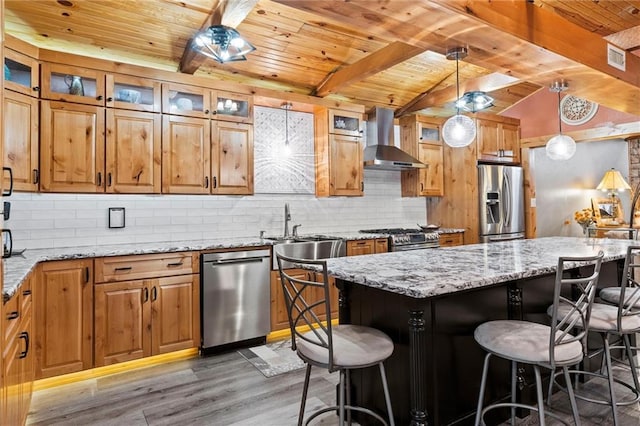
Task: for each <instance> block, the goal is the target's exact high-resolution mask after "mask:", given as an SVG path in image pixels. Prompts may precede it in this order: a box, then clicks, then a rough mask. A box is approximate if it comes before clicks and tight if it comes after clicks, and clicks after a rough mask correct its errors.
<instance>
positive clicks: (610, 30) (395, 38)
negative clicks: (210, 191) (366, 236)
mask: <svg viewBox="0 0 640 426" xmlns="http://www.w3.org/2000/svg"><path fill="white" fill-rule="evenodd" d="M219 1H227V2H230V3H238V2H246V1H247V0H127V1H122V0H100V1H95V0H30V1H24V0H5V8H6V16H5V28H6V31H7V33H9V34H11V35H13V36H15V37H17V38H19V39H22V40H24V41H27V42H29V43H32V44H35V45H37V46H38V47H42V48H46V49H51V50H63V51H68V52H75V53H78V54H82V55H87V56H93V57H100V58H107V59H112V60H114V61H119V62H128V63H133V64H138V65H145V66H151V67H156V68H160V69H165V70H177V69H178V66H179V63H180V60H181V58H182V57H183V53H184V52H185V48H186V47H187V45H188V42H189V40H190V39H191V37H192V36H193V35H194V34H195V32H196V31H197V30H198V29H200V28H202V27H203V26H204V27H206V26H207V25H209V23H210V22H211V20H212V16H215V14H214V13H212V11H214V10H215V9H216V8H218V7H219V6H220V5H219V4H218V2H219ZM252 3H255V7H253V9H252V10H251V11H250V12H249V13H248V14H247V15H246V18H245V19H244V20H243V21H242V22H241V23H240V24H239V25H238V26H237V29H238V31H239V32H240V33H241V34H242V35H243V36H244V37H245V38H247V39H248V40H249V41H251V43H252V44H254V45H255V46H256V47H257V50H256V51H255V52H252V53H251V54H249V56H248V60H247V61H245V62H232V63H227V64H218V63H216V62H214V61H213V60H209V59H207V60H205V61H203V62H202V61H201V62H202V65H200V66H199V68H198V70H197V71H196V74H197V75H206V76H210V77H211V78H215V79H220V80H228V81H234V82H238V83H243V84H248V85H252V86H258V87H265V88H270V89H276V90H281V91H287V92H294V93H300V94H307V95H309V94H312V95H315V94H319V95H322V96H324V97H327V98H331V99H337V100H341V101H348V102H351V103H356V104H362V105H364V106H365V107H366V108H370V107H372V106H385V107H390V108H394V109H396V111H397V112H400V113H409V112H412V111H420V112H421V113H424V114H427V115H436V116H448V115H451V114H452V113H453V111H454V110H453V107H452V105H453V104H452V102H453V100H454V99H455V96H456V94H455V82H456V76H455V68H456V64H455V61H450V60H447V59H446V58H445V56H444V54H445V52H446V50H447V49H448V48H451V47H455V46H467V47H468V48H469V55H468V57H467V58H465V59H463V60H461V61H460V63H459V69H460V71H459V77H460V82H461V92H462V91H464V90H471V89H475V90H488V91H489V93H490V94H491V95H492V96H493V97H494V98H495V104H494V106H493V107H492V108H491V109H489V112H493V113H500V112H501V111H503V110H504V109H506V108H508V107H509V106H511V105H513V104H514V103H517V102H519V101H521V100H522V99H523V98H525V97H527V96H529V95H530V94H531V93H533V92H535V91H537V90H541V89H544V88H545V87H546V86H548V85H549V84H551V82H553V81H554V80H555V79H559V78H563V79H566V80H569V82H570V89H571V93H572V94H575V95H577V96H581V97H584V98H587V99H590V100H594V101H596V102H599V103H601V104H605V105H607V106H610V107H611V108H614V109H618V110H621V111H627V112H631V113H634V114H640V95H639V93H638V92H639V89H638V86H639V84H638V78H639V77H638V76H635V80H634V77H633V76H631V77H629V76H628V75H627V74H629V73H634V71H638V70H640V58H639V57H638V55H639V53H640V0H628V1H624V0H615V1H614V0H609V1H606V0H599V1H598V0H584V1H575V0H573V1H568V0H529V1H525V0H513V1H507V2H494V4H493V5H491V6H487V5H485V4H483V2H480V1H456V2H448V3H447V0H432V1H429V0H422V1H417V0H377V1H372V0H351V1H324V0H275V1H270V0H258V1H257V2H256V1H255V0H254V1H253V2H252ZM252 3H251V4H252ZM484 3H487V4H490V2H484ZM497 3H502V5H497ZM505 3H506V4H507V6H511V8H510V9H504V7H507V6H504V4H505ZM223 6H229V5H223ZM227 9H229V8H228V7H227ZM219 10H220V9H219ZM223 10H224V8H223ZM512 10H513V16H511V15H510V14H511V13H512V12H511V11H512ZM494 12H495V13H498V14H500V13H502V14H503V15H498V16H499V17H500V19H496V18H495V16H496V15H495V13H494ZM519 12H523V13H526V16H527V17H528V18H530V19H531V21H528V22H527V23H525V25H526V27H525V28H527V29H531V31H528V32H530V33H531V34H533V36H531V37H533V38H536V37H537V38H539V39H541V40H543V41H545V42H546V43H548V44H549V45H548V46H546V45H545V47H547V48H548V49H549V50H547V49H544V48H542V47H540V46H539V45H537V43H541V42H539V41H537V40H536V39H533V40H523V37H525V38H526V37H527V34H525V35H524V36H522V35H521V34H518V31H521V29H520V28H519V26H518V25H517V22H516V20H517V19H520V17H519V16H518V15H517V13H519ZM492 14H493V15H492ZM502 17H504V18H502ZM550 17H553V18H554V19H556V18H559V19H560V20H559V21H553V20H551V19H550ZM534 18H535V19H537V20H538V21H541V22H538V21H535V20H534ZM213 19H214V20H215V19H216V18H213ZM217 19H220V16H218V18H217ZM509 19H511V21H509ZM222 21H223V22H224V16H223V17H222ZM544 22H554V24H556V25H560V27H556V28H551V29H549V28H545V27H544V25H543V24H544ZM500 27H504V28H500ZM534 30H535V31H534ZM553 31H555V32H557V35H556V36H555V37H558V38H564V39H568V40H569V42H566V40H565V42H566V43H564V45H563V44H562V43H561V42H560V41H558V40H556V39H553V38H549V37H553V36H551V35H550V34H552V33H553ZM583 32H584V34H583ZM534 33H535V34H534ZM572 34H578V35H579V37H577V36H576V40H577V41H576V42H577V43H578V42H584V41H585V40H587V41H588V42H589V43H591V42H592V41H593V40H596V41H598V40H601V39H602V37H607V39H609V40H610V42H612V43H615V44H618V45H619V46H620V47H622V48H623V49H626V50H627V51H628V52H630V53H631V54H630V55H627V64H628V65H627V68H628V72H627V73H621V72H619V71H617V70H613V71H611V72H609V70H608V69H606V68H604V69H598V67H599V66H600V65H599V64H598V63H596V62H597V61H598V60H599V59H593V58H591V57H589V55H588V54H587V53H584V52H587V51H588V48H586V49H585V46H584V45H583V46H576V49H577V48H578V47H580V48H581V49H582V50H581V51H575V52H574V51H573V50H568V49H570V48H571V35H572ZM534 36H535V37H534ZM544 37H546V38H544ZM385 49H386V50H385ZM554 49H555V50H554ZM563 49H565V50H563ZM376 52H377V54H376ZM559 52H560V53H559ZM567 55H568V56H571V57H567ZM590 61H591V62H590ZM594 61H596V62H594ZM585 64H587V65H585ZM495 73H500V74H495ZM603 86H604V88H603ZM612 92H613V95H612Z"/></svg>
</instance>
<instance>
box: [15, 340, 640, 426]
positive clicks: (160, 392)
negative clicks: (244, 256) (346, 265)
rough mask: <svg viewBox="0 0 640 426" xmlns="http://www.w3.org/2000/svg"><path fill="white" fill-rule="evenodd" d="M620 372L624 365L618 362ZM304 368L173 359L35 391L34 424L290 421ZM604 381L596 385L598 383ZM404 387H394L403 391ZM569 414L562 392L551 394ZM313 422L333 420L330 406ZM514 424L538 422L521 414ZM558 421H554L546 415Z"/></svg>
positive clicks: (587, 420) (624, 415)
mask: <svg viewBox="0 0 640 426" xmlns="http://www.w3.org/2000/svg"><path fill="white" fill-rule="evenodd" d="M619 374H620V375H621V376H623V377H624V376H628V375H629V374H628V372H625V371H623V370H620V372H619ZM337 380H338V375H337V373H335V374H332V375H329V374H328V373H327V372H326V371H323V370H321V369H316V368H314V369H313V370H312V381H311V385H310V392H309V394H310V399H309V402H308V403H307V408H308V411H313V410H314V409H317V408H318V407H320V406H323V405H332V404H333V401H334V400H335V385H336V383H337ZM303 381H304V369H301V370H297V371H294V372H289V373H285V374H282V375H279V376H276V377H272V378H266V377H264V376H263V375H262V374H261V373H260V372H259V371H258V370H257V369H256V368H254V367H253V366H252V365H251V364H249V362H247V361H246V360H245V359H244V358H242V357H241V356H240V355H239V354H238V353H237V352H235V351H234V352H230V353H226V354H223V355H217V356H211V357H205V358H197V359H191V360H183V361H176V362H171V363H168V364H165V365H161V366H154V367H148V368H143V369H139V370H135V371H130V372H125V373H119V374H114V375H111V376H107V377H103V378H99V379H92V380H86V381H83V382H79V383H74V384H70V385H64V386H59V387H56V388H53V389H47V390H43V391H39V392H36V393H34V395H33V401H32V403H31V410H30V414H29V417H28V421H27V423H28V424H33V425H118V426H120V425H125V426H138V425H225V426H226V425H243V426H244V425H259V426H270V425H274V426H275V425H278V426H280V425H295V424H296V420H297V415H298V407H299V403H300V395H301V391H302V384H303ZM603 389H604V388H602V389H600V390H597V392H601V391H603ZM407 396H408V395H392V399H393V398H406V397H407ZM553 401H554V402H553V407H554V409H555V410H556V412H558V413H561V414H564V417H565V418H566V419H567V420H568V421H569V423H570V424H571V423H572V422H571V421H570V419H571V417H569V416H568V415H567V413H569V412H570V411H569V409H568V403H567V398H566V395H564V394H562V393H557V394H555V395H554V397H553ZM579 409H580V413H581V415H582V424H583V425H585V426H595V425H610V424H613V422H612V421H611V417H610V414H609V411H608V409H607V407H603V406H598V405H595V404H588V403H582V402H580V403H579ZM620 411H621V421H622V425H624V426H640V408H639V406H638V404H635V405H634V406H631V407H624V408H622V409H621V410H620ZM315 424H337V419H336V417H335V416H333V415H331V414H329V415H328V417H324V419H323V421H322V422H316V423H315ZM519 424H531V425H533V424H537V421H536V419H525V420H524V421H521V422H519ZM548 424H550V425H556V424H560V423H559V422H555V421H550V422H549V423H548Z"/></svg>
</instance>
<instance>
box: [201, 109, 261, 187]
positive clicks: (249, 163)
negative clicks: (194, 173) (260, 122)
mask: <svg viewBox="0 0 640 426" xmlns="http://www.w3.org/2000/svg"><path fill="white" fill-rule="evenodd" d="M211 193H212V194H237V195H249V194H253V125H251V124H245V123H227V122H224V121H212V122H211Z"/></svg>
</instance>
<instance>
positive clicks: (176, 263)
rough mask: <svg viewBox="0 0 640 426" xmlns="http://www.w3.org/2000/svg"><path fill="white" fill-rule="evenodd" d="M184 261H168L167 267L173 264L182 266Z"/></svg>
mask: <svg viewBox="0 0 640 426" xmlns="http://www.w3.org/2000/svg"><path fill="white" fill-rule="evenodd" d="M183 263H184V262H182V261H180V262H173V263H167V267H169V268H170V267H172V266H182V264H183Z"/></svg>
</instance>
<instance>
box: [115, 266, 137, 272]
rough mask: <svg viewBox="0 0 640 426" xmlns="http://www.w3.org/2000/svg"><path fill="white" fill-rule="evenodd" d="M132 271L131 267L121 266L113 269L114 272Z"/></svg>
mask: <svg viewBox="0 0 640 426" xmlns="http://www.w3.org/2000/svg"><path fill="white" fill-rule="evenodd" d="M132 269H133V267H131V266H121V267H119V268H115V269H114V271H116V272H122V271H130V270H132Z"/></svg>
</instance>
